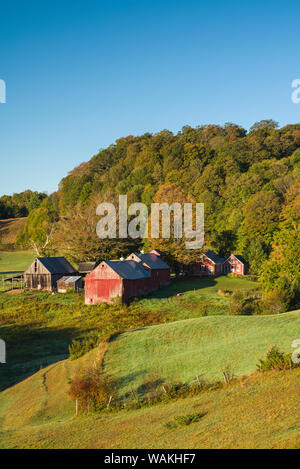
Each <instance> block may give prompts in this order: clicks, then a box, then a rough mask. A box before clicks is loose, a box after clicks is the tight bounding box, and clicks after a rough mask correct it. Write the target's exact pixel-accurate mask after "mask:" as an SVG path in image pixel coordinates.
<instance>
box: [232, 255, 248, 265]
mask: <svg viewBox="0 0 300 469" xmlns="http://www.w3.org/2000/svg"><path fill="white" fill-rule="evenodd" d="M231 256H234V257H236V259H237V260H238V261H240V262H241V263H242V264H247V262H246V261H245V259H244V258H243V257H242V256H241V255H240V254H231ZM231 256H229V257H231ZM229 257H228V259H229Z"/></svg>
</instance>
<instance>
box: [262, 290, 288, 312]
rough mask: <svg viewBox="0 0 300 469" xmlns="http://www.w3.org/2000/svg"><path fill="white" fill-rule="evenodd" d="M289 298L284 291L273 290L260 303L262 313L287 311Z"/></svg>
mask: <svg viewBox="0 0 300 469" xmlns="http://www.w3.org/2000/svg"><path fill="white" fill-rule="evenodd" d="M288 304H289V300H288V299H287V298H286V296H285V294H284V293H283V292H279V291H273V292H272V293H270V294H269V295H267V296H266V297H265V298H264V299H263V300H262V301H261V304H260V309H261V314H281V313H285V312H286V311H287V308H288Z"/></svg>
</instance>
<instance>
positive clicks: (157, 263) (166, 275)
mask: <svg viewBox="0 0 300 469" xmlns="http://www.w3.org/2000/svg"><path fill="white" fill-rule="evenodd" d="M157 252H158V251H157ZM159 252H161V251H159ZM127 259H131V260H134V261H136V262H138V263H140V264H141V265H142V266H143V267H144V269H145V270H147V272H149V273H150V274H151V279H152V285H153V290H156V289H157V288H159V287H162V286H164V285H169V283H170V281H171V273H170V267H169V266H168V264H166V263H165V262H164V261H163V260H162V259H161V255H160V254H156V253H154V252H153V251H152V252H149V253H148V254H144V253H143V252H139V253H137V252H133V253H132V254H130V256H128V258H127Z"/></svg>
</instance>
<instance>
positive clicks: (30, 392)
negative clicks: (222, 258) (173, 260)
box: [0, 311, 300, 449]
mask: <svg viewBox="0 0 300 469" xmlns="http://www.w3.org/2000/svg"><path fill="white" fill-rule="evenodd" d="M299 330H300V311H294V312H290V313H286V314H282V315H277V316H262V317H228V316H223V317H221V316H219V317H204V318H197V319H190V320H185V321H179V322H176V323H170V324H163V325H159V326H152V327H148V328H142V329H140V330H135V331H133V332H131V333H125V334H122V335H120V336H118V337H117V338H116V339H115V340H113V341H111V342H110V343H109V348H108V351H106V350H107V348H106V347H107V346H106V345H105V344H102V345H100V346H99V347H98V348H96V349H94V350H92V351H91V352H89V353H88V354H86V355H85V356H83V357H81V358H79V359H78V360H75V361H70V360H64V361H61V362H58V363H55V364H53V365H50V366H49V367H46V368H43V369H41V370H40V371H39V372H37V373H35V374H34V375H32V376H31V377H29V378H27V379H26V380H24V381H22V382H20V383H18V384H17V385H15V386H13V387H11V388H9V389H7V390H5V391H3V392H2V393H0V448H1V447H3V448H13V447H14V448H22V447H26V448H182V447H184V448H191V449H192V448H212V447H214V448H224V447H226V448H233V447H234V448H246V447H247V448H249V447H253V448H273V447H276V448H293V447H297V446H299V444H300V439H299V430H300V424H299V418H298V413H297V409H298V408H299V379H300V370H298V369H297V370H292V371H286V372H277V373H275V372H271V373H267V374H258V373H254V374H251V375H250V376H247V377H243V378H240V379H239V380H237V381H236V382H235V383H234V384H231V385H230V386H224V388H222V389H219V390H217V391H206V392H204V393H202V394H200V395H199V396H197V397H193V398H187V399H178V400H177V401H172V402H170V403H168V404H165V405H161V404H160V405H156V406H152V407H149V408H142V409H140V410H130V411H125V410H122V411H119V412H112V413H109V412H104V413H100V414H90V415H79V417H75V415H74V411H75V408H74V402H73V401H72V400H71V398H70V397H69V395H68V391H69V387H70V379H72V378H73V377H74V376H75V375H76V374H77V373H78V372H79V371H80V370H81V369H83V368H85V367H87V366H90V365H92V364H93V363H95V361H98V360H102V359H103V356H105V358H104V371H105V372H110V373H114V375H115V376H117V377H118V378H120V379H121V385H122V386H121V392H125V391H126V390H128V389H135V390H137V388H138V387H139V386H140V385H141V383H142V382H143V378H144V377H145V375H146V373H147V372H149V371H154V372H157V371H158V372H159V373H160V375H161V376H163V377H164V378H165V379H170V380H178V379H180V380H188V381H191V380H193V378H194V377H195V375H196V374H199V375H200V374H201V373H203V374H204V376H205V377H206V378H210V379H211V380H213V379H219V378H220V373H221V370H222V369H223V368H224V366H226V365H227V364H228V363H229V362H231V361H232V362H233V363H232V364H235V365H236V370H235V371H236V374H237V375H238V374H246V373H249V372H251V371H253V370H254V369H255V363H256V362H257V360H258V358H260V357H262V356H264V355H265V352H266V350H267V349H268V348H269V346H270V345H273V344H278V345H279V346H280V347H281V348H283V349H285V350H286V351H289V350H290V344H291V341H292V340H293V339H295V338H297V337H298V336H299ZM105 353H106V355H105ZM129 378H130V384H129ZM195 413H200V414H202V417H201V419H200V420H199V421H198V422H196V423H193V424H191V425H187V426H180V427H178V428H171V427H170V425H169V426H168V423H170V422H172V421H173V420H174V417H176V416H184V415H190V414H195Z"/></svg>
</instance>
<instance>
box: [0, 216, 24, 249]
mask: <svg viewBox="0 0 300 469" xmlns="http://www.w3.org/2000/svg"><path fill="white" fill-rule="evenodd" d="M26 220H27V218H26V217H24V218H9V219H7V220H0V244H2V245H3V246H4V248H5V247H6V248H8V247H10V248H13V247H14V244H15V241H16V237H17V235H18V234H19V232H20V231H22V230H23V228H24V226H25V223H26Z"/></svg>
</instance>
